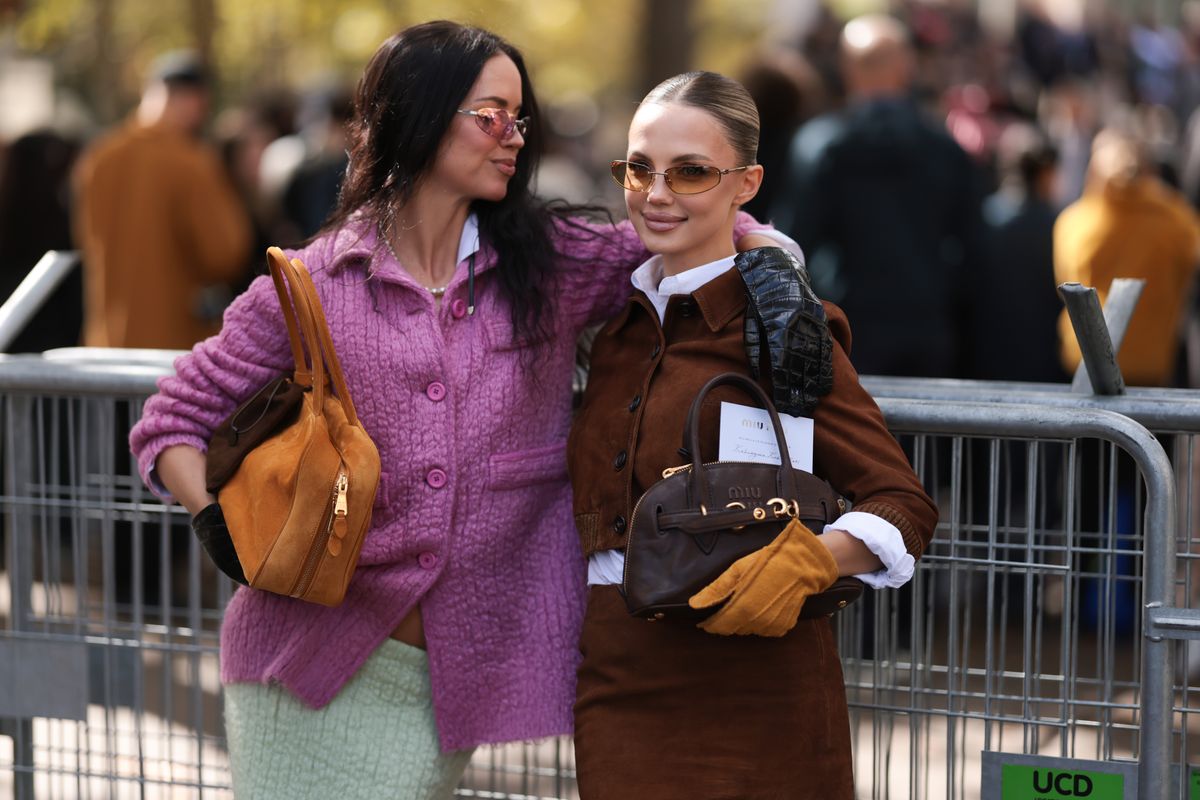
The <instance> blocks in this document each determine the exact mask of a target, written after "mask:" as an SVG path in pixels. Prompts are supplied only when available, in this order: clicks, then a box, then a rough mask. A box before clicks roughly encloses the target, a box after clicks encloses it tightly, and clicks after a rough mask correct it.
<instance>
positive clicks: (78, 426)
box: [0, 350, 1200, 800]
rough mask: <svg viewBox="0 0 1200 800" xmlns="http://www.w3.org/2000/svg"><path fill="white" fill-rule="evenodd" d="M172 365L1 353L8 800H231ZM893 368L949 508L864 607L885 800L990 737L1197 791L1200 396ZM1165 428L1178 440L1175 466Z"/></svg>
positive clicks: (948, 783) (905, 422) (546, 785)
mask: <svg viewBox="0 0 1200 800" xmlns="http://www.w3.org/2000/svg"><path fill="white" fill-rule="evenodd" d="M169 355H170V354H165V353H159V352H153V351H143V352H136V351H99V352H97V351H84V350H70V351H59V352H52V353H49V354H47V357H46V358H39V357H0V437H2V441H3V446H2V447H0V462H2V464H3V481H4V482H3V494H2V495H0V511H2V512H3V515H4V528H3V532H2V533H0V535H2V536H3V537H4V546H3V553H4V556H5V564H4V567H3V570H0V719H3V720H4V721H3V722H2V723H0V734H2V735H0V796H7V795H6V792H7V793H11V795H12V796H15V797H17V798H22V799H23V798H31V797H38V798H44V797H49V798H56V799H57V798H74V797H78V798H91V797H134V796H137V797H189V798H190V797H206V798H207V797H229V796H230V794H231V793H230V792H229V789H228V785H229V774H228V762H227V757H226V754H225V751H224V743H223V729H222V720H221V688H220V684H219V681H218V679H217V673H218V670H217V666H218V661H217V631H218V627H219V623H220V618H221V613H222V609H223V608H224V605H225V603H226V601H227V600H228V598H229V596H230V593H231V591H232V588H233V587H232V585H231V583H230V582H229V581H228V580H227V579H225V578H224V577H223V576H221V575H219V574H218V573H217V572H216V571H215V570H214V569H213V568H211V566H210V565H209V564H208V563H207V562H206V560H205V559H204V558H203V555H202V553H201V552H200V549H199V547H198V545H197V544H196V542H195V540H194V539H193V537H191V536H190V535H189V534H188V532H187V529H186V517H185V515H184V512H183V511H182V510H181V509H179V508H178V507H168V506H165V505H163V504H162V503H160V502H159V501H158V500H157V498H155V497H153V496H152V495H150V494H149V493H148V492H147V491H146V490H145V489H144V488H143V487H142V485H141V482H140V480H139V479H138V478H137V476H136V471H135V469H134V465H133V464H132V463H131V460H130V457H129V456H128V453H127V452H126V449H125V436H126V434H127V432H128V429H129V427H130V426H131V425H132V424H133V422H135V421H136V419H137V417H138V415H139V414H140V408H141V402H142V400H143V399H144V397H145V396H146V395H148V394H149V393H150V392H152V391H153V381H154V379H155V377H157V376H158V375H161V374H164V373H166V372H167V371H168V370H169V369H170V366H169ZM866 382H867V384H868V386H869V387H870V388H871V389H872V391H873V392H874V393H876V394H877V395H878V396H880V398H881V399H880V405H881V407H882V408H883V409H884V412H885V415H886V416H887V418H888V421H889V425H891V427H892V429H893V431H894V432H896V433H897V434H898V435H899V436H900V438H901V441H902V442H903V443H904V445H905V447H906V448H908V451H909V453H910V456H911V457H912V459H913V462H914V465H915V466H916V467H917V469H918V472H919V474H920V475H921V477H922V479H923V481H924V483H925V485H926V487H927V489H928V490H929V491H930V493H931V495H932V496H933V497H934V498H935V500H936V501H937V502H938V505H939V506H940V508H941V511H942V519H941V522H940V523H939V527H938V531H937V535H936V537H935V539H934V542H933V544H932V546H931V547H930V550H929V552H928V553H927V554H926V557H925V558H924V559H923V561H922V562H921V564H920V565H919V566H918V568H917V573H916V576H915V578H914V580H913V581H912V582H911V583H910V585H909V587H907V588H905V589H903V590H900V591H883V592H873V593H868V595H867V597H866V598H865V599H864V600H863V601H861V602H860V603H858V604H856V605H855V606H853V607H851V608H850V609H847V610H846V611H845V612H843V613H842V614H841V615H839V618H838V619H837V628H838V638H839V646H840V648H841V652H842V657H843V665H844V671H845V676H846V682H847V693H848V697H849V700H850V703H851V711H852V724H853V735H854V743H855V758H856V783H857V786H858V796H859V797H861V798H873V799H874V798H914V799H916V798H925V799H927V800H935V799H936V800H940V799H941V798H954V800H968V799H969V798H976V797H981V796H982V795H981V792H982V791H984V790H985V787H984V786H983V785H982V778H981V768H980V764H979V759H980V754H981V752H982V751H985V750H988V751H1001V752H1006V753H1022V754H1034V755H1053V756H1066V757H1074V758H1086V759H1092V760H1096V761H1102V762H1110V763H1128V764H1132V765H1136V770H1137V779H1138V782H1139V788H1140V796H1141V797H1143V798H1153V799H1154V800H1160V798H1166V797H1168V796H1176V795H1175V794H1174V789H1172V788H1171V786H1172V782H1173V781H1176V780H1177V778H1176V777H1175V776H1174V774H1173V773H1172V765H1173V764H1179V763H1183V764H1186V763H1188V762H1189V761H1192V760H1196V757H1197V753H1196V752H1195V751H1196V750H1197V749H1198V748H1197V747H1196V745H1197V741H1198V739H1197V736H1196V735H1194V734H1192V733H1191V732H1190V730H1189V725H1190V723H1191V721H1195V720H1200V716H1197V715H1196V712H1198V711H1200V709H1197V708H1194V707H1193V703H1194V702H1195V694H1196V693H1195V690H1194V689H1192V688H1191V687H1190V685H1189V684H1190V680H1189V678H1190V675H1191V672H1192V670H1191V669H1189V664H1188V663H1187V662H1188V658H1187V656H1188V655H1190V654H1191V653H1192V652H1193V651H1189V650H1187V649H1186V648H1179V650H1180V656H1179V657H1178V658H1176V657H1175V656H1174V655H1173V653H1172V649H1173V648H1172V639H1171V636H1174V635H1177V634H1174V633H1170V631H1169V630H1168V628H1170V627H1171V626H1172V625H1174V626H1176V628H1177V630H1178V631H1183V630H1185V629H1187V628H1188V624H1187V623H1186V620H1185V622H1183V623H1179V622H1178V619H1179V618H1180V614H1178V613H1177V614H1174V615H1173V616H1171V615H1168V616H1162V617H1154V616H1153V614H1152V612H1153V608H1152V609H1151V610H1150V611H1145V609H1144V606H1147V605H1149V606H1154V604H1158V605H1160V606H1162V607H1165V608H1171V607H1173V606H1188V605H1192V604H1191V603H1189V601H1190V599H1191V598H1192V589H1193V588H1200V575H1197V578H1196V579H1193V578H1192V575H1191V573H1192V572H1193V569H1192V567H1194V566H1195V565H1196V564H1198V563H1200V551H1198V550H1197V549H1196V548H1195V547H1194V546H1193V545H1191V543H1190V538H1191V537H1190V530H1191V521H1192V520H1193V518H1194V508H1193V504H1192V501H1191V498H1192V496H1193V492H1192V491H1191V489H1190V487H1191V483H1192V480H1193V478H1194V477H1195V476H1194V471H1193V469H1192V464H1193V461H1192V445H1193V444H1194V438H1195V437H1194V432H1198V431H1200V394H1196V393H1174V394H1168V395H1162V394H1159V393H1148V394H1147V395H1146V396H1141V395H1137V394H1136V393H1131V394H1129V395H1126V396H1125V398H1126V399H1125V400H1121V399H1120V398H1115V399H1106V400H1104V401H1099V400H1097V399H1095V398H1087V397H1081V396H1079V395H1067V394H1066V393H1065V392H1063V391H1061V390H1059V389H1052V388H1042V387H1034V388H1032V389H1030V388H1028V387H1026V389H1025V390H1024V391H1026V393H1027V394H1028V395H1031V396H1032V399H1031V398H1030V397H1026V396H1024V395H1021V393H1020V392H1021V391H1022V390H1019V389H1018V388H1017V387H1007V388H1005V389H1002V390H1000V393H1002V394H1004V397H1003V398H1000V399H1001V400H1003V402H990V403H988V404H980V403H978V402H969V401H970V400H972V399H987V400H992V399H995V398H992V397H991V396H990V394H989V391H988V386H986V385H975V386H972V387H970V391H967V390H966V389H965V388H964V387H952V388H954V389H955V391H958V390H960V389H961V390H962V394H963V395H971V396H964V397H959V396H957V395H954V394H948V395H939V396H937V397H933V398H929V399H925V400H922V399H920V398H919V396H920V395H921V392H922V391H926V392H927V393H930V392H932V391H933V389H934V388H935V387H937V386H940V387H942V389H945V391H950V389H946V385H945V384H934V383H930V382H910V383H907V384H905V385H904V388H903V389H900V388H895V387H893V388H894V389H895V390H894V391H889V390H888V389H887V388H886V387H883V388H882V389H881V384H880V383H879V382H878V381H876V380H874V379H867V381H866ZM1060 395H1061V397H1060V398H1059V399H1060V400H1061V402H1060V403H1056V402H1053V401H1052V400H1051V399H1049V398H1051V397H1055V396H1060ZM912 397H918V399H915V400H914V399H908V398H912ZM1100 402H1104V403H1110V402H1118V403H1119V402H1124V403H1127V404H1128V406H1127V407H1126V408H1125V410H1124V411H1121V409H1120V408H1118V407H1098V406H1097V405H1096V403H1100ZM1138 404H1142V405H1138ZM1125 412H1130V413H1125ZM1134 412H1136V413H1134ZM1154 415H1158V416H1154ZM1139 416H1140V418H1141V419H1142V420H1143V422H1144V423H1145V427H1143V425H1142V424H1139V423H1138V421H1137V419H1138V418H1139ZM1168 420H1169V421H1170V425H1165V426H1164V425H1163V424H1160V423H1164V422H1166V421H1168ZM1146 427H1149V428H1151V429H1153V430H1155V431H1156V432H1161V433H1168V432H1169V433H1172V434H1174V436H1173V437H1172V439H1171V441H1169V442H1168V444H1169V445H1170V447H1169V448H1168V449H1169V450H1170V451H1171V453H1172V457H1173V460H1174V468H1172V464H1171V463H1170V462H1169V461H1168V458H1167V455H1166V454H1165V453H1164V450H1163V448H1162V447H1161V446H1160V444H1159V443H1158V441H1156V440H1155V439H1154V437H1153V436H1151V435H1150V433H1149V432H1147V430H1146ZM1177 489H1179V492H1178V499H1177V497H1176V490H1177ZM1177 514H1178V518H1179V519H1182V520H1184V521H1185V525H1183V526H1182V528H1183V530H1182V533H1179V532H1177V527H1179V526H1178V525H1177V523H1176V515H1177ZM1177 543H1178V547H1179V550H1180V553H1181V562H1183V564H1184V568H1183V569H1181V570H1180V571H1179V572H1180V575H1178V576H1177V575H1176V570H1175V564H1174V550H1175V546H1176V544H1177ZM1195 605H1200V604H1195ZM1180 613H1182V612H1180ZM1172 620H1174V621H1172ZM1178 635H1182V634H1178ZM1197 655H1200V652H1197ZM1197 660H1198V661H1200V659H1197ZM1197 671H1198V672H1200V670H1197ZM797 679H798V680H802V679H803V676H797ZM1189 715H1191V716H1189ZM570 750H571V749H570V743H569V742H568V741H550V742H544V743H540V744H518V745H512V746H509V747H504V748H495V749H481V750H480V751H479V753H477V754H476V757H475V759H474V760H473V762H472V765H471V767H470V768H469V770H468V773H467V775H466V776H465V777H464V780H463V783H462V786H461V787H460V789H459V795H460V796H463V797H479V798H513V799H514V800H515V799H516V798H564V799H565V798H573V797H575V796H577V792H576V789H575V785H574V773H573V763H572V760H571V752H570ZM1177 796H1179V797H1183V796H1185V795H1183V794H1182V789H1181V790H1180V793H1179V794H1178V795H1177Z"/></svg>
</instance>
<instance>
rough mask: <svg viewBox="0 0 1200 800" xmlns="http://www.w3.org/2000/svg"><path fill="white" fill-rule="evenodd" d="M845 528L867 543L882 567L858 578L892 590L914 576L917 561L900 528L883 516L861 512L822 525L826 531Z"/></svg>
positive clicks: (851, 513) (878, 587) (872, 585)
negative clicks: (905, 544) (906, 547)
mask: <svg viewBox="0 0 1200 800" xmlns="http://www.w3.org/2000/svg"><path fill="white" fill-rule="evenodd" d="M833 530H837V531H845V532H846V533H848V534H850V535H851V536H853V537H854V538H855V539H858V540H859V541H861V542H862V543H863V544H865V545H866V546H867V549H868V550H870V551H871V552H872V553H874V554H875V555H877V556H879V560H880V561H882V562H883V569H880V570H876V571H875V572H864V573H863V574H862V575H855V576H854V577H856V578H858V579H859V580H860V581H862V582H863V583H865V584H866V585H867V586H870V587H872V588H874V589H895V588H898V587H900V586H903V585H904V584H906V583H908V581H909V579H911V578H912V576H913V569H914V568H915V567H916V560H915V559H913V557H912V555H911V554H910V553H909V552H908V550H906V549H905V547H904V537H902V536H901V535H900V531H899V529H898V528H897V527H896V526H895V525H893V524H892V523H890V522H888V521H887V520H886V519H884V518H883V517H877V516H875V515H874V514H868V513H866V512H863V511H851V512H849V513H847V514H842V515H841V516H840V517H838V518H837V519H835V520H834V521H833V522H831V523H830V524H828V525H826V526H825V531H833Z"/></svg>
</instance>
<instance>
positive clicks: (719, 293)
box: [567, 269, 938, 558]
mask: <svg viewBox="0 0 1200 800" xmlns="http://www.w3.org/2000/svg"><path fill="white" fill-rule="evenodd" d="M745 312H746V285H745V283H743V282H742V277H741V275H740V274H739V273H738V271H737V270H736V269H730V270H729V271H728V272H726V273H724V274H723V275H721V276H719V277H717V278H715V279H713V280H712V281H710V282H708V283H707V284H705V285H704V286H702V287H700V288H699V289H698V290H696V291H695V292H694V293H693V294H691V295H677V296H673V297H672V298H671V299H670V302H669V303H668V305H667V310H666V314H665V316H664V321H663V324H661V325H660V324H659V321H658V315H657V314H656V313H655V311H654V307H653V306H652V305H650V301H649V300H648V299H647V298H646V296H645V295H644V294H642V293H641V292H635V293H634V295H633V297H632V298H630V300H629V302H628V303H627V304H626V306H625V308H624V309H623V310H622V311H621V313H619V314H618V315H617V316H616V317H615V318H614V319H613V320H612V321H611V322H609V323H608V324H607V325H605V326H604V328H603V329H602V330H601V331H600V333H599V334H598V335H597V336H596V341H595V344H594V345H593V348H592V363H591V372H590V376H589V378H588V385H587V391H586V392H585V394H584V398H583V405H582V407H581V408H580V410H579V414H578V415H577V416H576V418H575V423H574V425H573V426H572V428H571V435H570V439H569V441H568V444H567V459H568V466H569V469H570V473H571V484H572V487H573V489H574V493H575V525H576V527H577V528H578V529H579V535H580V538H581V541H582V544H583V551H584V554H585V555H587V556H590V555H591V554H592V553H594V552H596V551H598V550H609V549H614V548H623V547H624V546H625V535H626V533H627V532H628V527H629V520H630V519H631V517H632V511H633V505H634V503H635V502H636V501H637V498H638V497H640V496H641V494H642V492H644V491H645V490H646V489H647V488H648V487H649V486H651V485H652V484H654V483H655V482H656V481H658V480H660V479H661V477H662V471H663V470H664V469H666V468H667V467H673V466H678V465H680V464H683V463H685V462H686V461H688V459H686V458H685V457H684V456H682V455H681V454H680V453H679V449H680V447H681V446H682V445H683V427H684V420H685V418H686V416H687V411H688V408H689V407H690V406H691V403H692V400H693V399H694V398H695V396H696V394H697V393H698V392H699V390H700V387H701V386H703V385H704V384H705V383H706V382H707V381H708V380H709V379H710V378H712V377H714V376H715V375H718V374H720V373H722V372H741V373H743V374H749V365H748V364H747V361H746V350H745V345H744V343H743V323H744V317H745ZM825 313H826V316H827V317H828V319H829V326H830V330H831V331H832V333H833V336H834V339H835V343H834V352H833V390H832V391H831V392H830V394H829V395H827V396H826V397H823V398H821V402H820V403H819V404H818V406H817V409H816V412H815V413H814V414H813V420H814V423H815V424H814V428H815V431H814V441H813V448H814V452H813V466H814V470H815V472H816V474H817V475H818V476H819V477H822V478H824V479H825V480H828V481H829V482H830V484H832V485H833V488H834V489H836V490H837V491H839V492H841V493H842V494H843V495H844V496H846V497H847V498H849V499H850V500H851V501H852V502H853V503H854V510H855V511H863V512H867V513H870V514H874V515H876V516H878V517H882V518H883V519H885V520H887V521H888V522H890V523H891V524H893V525H895V526H896V528H897V529H899V531H900V534H901V536H902V537H903V538H904V545H905V547H906V548H907V549H908V552H909V553H911V554H912V556H913V557H914V558H920V556H921V553H922V552H923V551H924V549H925V546H926V545H927V544H928V543H929V540H930V538H931V537H932V536H933V529H934V526H935V525H936V524H937V515H938V512H937V508H936V507H935V506H934V504H933V502H932V501H931V500H930V499H929V497H928V495H926V494H925V491H924V490H923V489H922V487H921V483H920V481H919V480H918V479H917V476H916V474H915V473H914V472H913V470H912V467H911V466H910V465H909V463H908V460H907V458H905V456H904V452H903V451H902V450H901V449H900V447H899V445H898V444H897V443H896V440H895V439H893V438H892V436H891V434H890V433H889V432H888V429H887V426H886V425H885V424H884V421H883V415H882V414H881V413H880V411H879V408H878V406H876V405H875V401H874V400H872V399H871V396H870V395H868V394H867V392H866V390H864V389H863V388H862V386H861V385H860V384H859V382H858V374H857V373H856V372H855V371H854V367H852V366H851V365H850V359H849V358H848V357H847V355H846V353H847V351H848V350H849V349H850V325H849V323H848V322H847V321H846V316H845V314H844V313H842V310H841V309H839V308H838V307H837V306H834V305H832V304H830V303H826V304H825ZM764 388H765V389H766V390H767V393H768V395H769V394H770V387H769V386H765V385H764ZM722 400H727V401H730V402H735V403H742V404H752V401H751V400H750V399H749V398H747V397H746V396H745V395H744V394H743V393H742V392H740V391H738V390H737V389H736V388H731V387H720V388H717V389H715V390H713V391H712V392H710V393H709V395H708V396H707V397H706V398H705V401H704V405H703V407H702V409H701V416H700V432H701V445H702V448H701V449H702V450H703V453H702V456H703V458H704V460H706V461H712V460H715V459H716V455H717V432H718V429H719V420H720V408H721V401H722ZM817 533H820V531H817Z"/></svg>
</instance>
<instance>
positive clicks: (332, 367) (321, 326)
mask: <svg viewBox="0 0 1200 800" xmlns="http://www.w3.org/2000/svg"><path fill="white" fill-rule="evenodd" d="M291 266H292V268H293V269H294V271H295V275H296V284H294V285H295V286H298V287H299V289H300V291H301V292H302V294H303V295H304V298H305V301H306V303H307V305H308V312H309V314H310V316H311V319H312V326H313V333H314V335H315V342H316V343H317V347H318V349H319V351H320V355H321V357H320V360H321V361H322V362H323V363H324V366H325V367H326V368H327V369H328V371H329V377H330V379H331V381H332V382H333V388H334V391H335V393H336V394H337V398H338V400H339V401H340V402H341V404H342V410H343V411H345V412H346V420H347V421H348V422H349V423H350V424H351V425H355V426H358V427H361V425H360V424H359V421H358V411H357V410H356V409H355V408H354V401H353V400H351V399H350V389H349V387H347V386H346V376H345V373H343V372H342V362H341V361H339V360H338V356H337V350H335V349H334V347H333V336H332V335H330V333H329V323H328V322H326V320H325V309H324V307H323V306H322V305H321V298H320V297H319V296H318V295H317V287H316V284H314V283H313V279H312V275H310V274H309V271H308V268H307V267H305V266H304V262H303V261H301V260H300V259H298V258H293V259H292V261H291Z"/></svg>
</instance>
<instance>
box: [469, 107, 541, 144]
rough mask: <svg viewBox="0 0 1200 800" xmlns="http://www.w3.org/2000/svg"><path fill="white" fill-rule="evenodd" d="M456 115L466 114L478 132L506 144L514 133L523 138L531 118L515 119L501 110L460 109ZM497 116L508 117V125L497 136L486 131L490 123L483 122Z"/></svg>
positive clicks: (506, 111) (504, 110)
mask: <svg viewBox="0 0 1200 800" xmlns="http://www.w3.org/2000/svg"><path fill="white" fill-rule="evenodd" d="M458 113H459V114H466V115H467V116H469V117H474V118H475V122H476V123H477V124H478V125H479V130H481V131H483V132H484V133H486V134H487V135H488V136H491V137H492V138H493V139H497V140H499V141H501V142H507V141H508V140H509V139H511V138H512V137H513V134H514V133H519V134H521V136H522V137H524V136H525V133H526V131H528V130H529V121H530V119H532V118H531V117H516V116H514V115H513V114H511V113H509V111H508V110H507V109H503V108H490V107H488V108H477V109H470V108H460V109H458ZM497 114H504V115H505V116H507V117H508V124H507V125H505V126H504V130H503V131H502V132H501V133H500V135H499V136H497V135H496V134H494V133H492V132H491V131H490V130H488V129H489V128H490V127H491V123H490V122H485V121H484V120H486V119H487V118H488V117H489V116H490V117H495V115H497Z"/></svg>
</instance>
